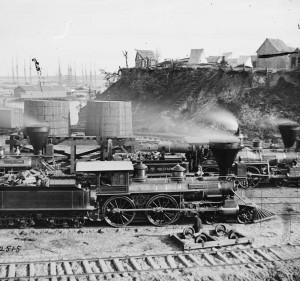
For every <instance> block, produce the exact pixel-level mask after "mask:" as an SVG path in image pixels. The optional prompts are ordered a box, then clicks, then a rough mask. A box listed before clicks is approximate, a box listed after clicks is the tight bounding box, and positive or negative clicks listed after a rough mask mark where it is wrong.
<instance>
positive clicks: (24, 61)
mask: <svg viewBox="0 0 300 281" xmlns="http://www.w3.org/2000/svg"><path fill="white" fill-rule="evenodd" d="M25 65H26V64H25V60H24V79H25V85H26V82H27V81H26V66H25Z"/></svg>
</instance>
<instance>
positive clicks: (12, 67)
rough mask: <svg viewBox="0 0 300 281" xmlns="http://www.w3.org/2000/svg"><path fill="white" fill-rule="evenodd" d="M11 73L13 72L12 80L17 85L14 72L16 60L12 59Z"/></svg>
mask: <svg viewBox="0 0 300 281" xmlns="http://www.w3.org/2000/svg"><path fill="white" fill-rule="evenodd" d="M11 71H12V79H13V84H15V72H14V59H13V58H12V59H11Z"/></svg>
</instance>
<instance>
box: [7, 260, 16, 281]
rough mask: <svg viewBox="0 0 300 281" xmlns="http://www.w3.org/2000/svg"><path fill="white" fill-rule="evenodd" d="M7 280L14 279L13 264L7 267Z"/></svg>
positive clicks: (14, 267) (14, 270) (14, 266)
mask: <svg viewBox="0 0 300 281" xmlns="http://www.w3.org/2000/svg"><path fill="white" fill-rule="evenodd" d="M7 277H8V278H14V277H16V265H15V264H14V263H13V264H10V265H9V267H8V276H7Z"/></svg>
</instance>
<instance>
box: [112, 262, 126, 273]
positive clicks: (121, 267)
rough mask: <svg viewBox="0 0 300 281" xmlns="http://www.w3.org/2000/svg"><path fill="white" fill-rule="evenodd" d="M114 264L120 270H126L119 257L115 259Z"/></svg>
mask: <svg viewBox="0 0 300 281" xmlns="http://www.w3.org/2000/svg"><path fill="white" fill-rule="evenodd" d="M113 264H114V265H115V267H116V269H117V270H118V271H122V272H123V271H126V270H125V269H124V267H123V265H122V264H121V262H120V260H119V259H113Z"/></svg>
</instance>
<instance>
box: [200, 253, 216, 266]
mask: <svg viewBox="0 0 300 281" xmlns="http://www.w3.org/2000/svg"><path fill="white" fill-rule="evenodd" d="M203 256H204V257H205V259H206V260H207V261H208V262H209V263H211V264H212V265H218V264H217V263H216V262H215V260H214V259H213V257H212V256H211V255H209V254H207V253H203Z"/></svg>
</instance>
